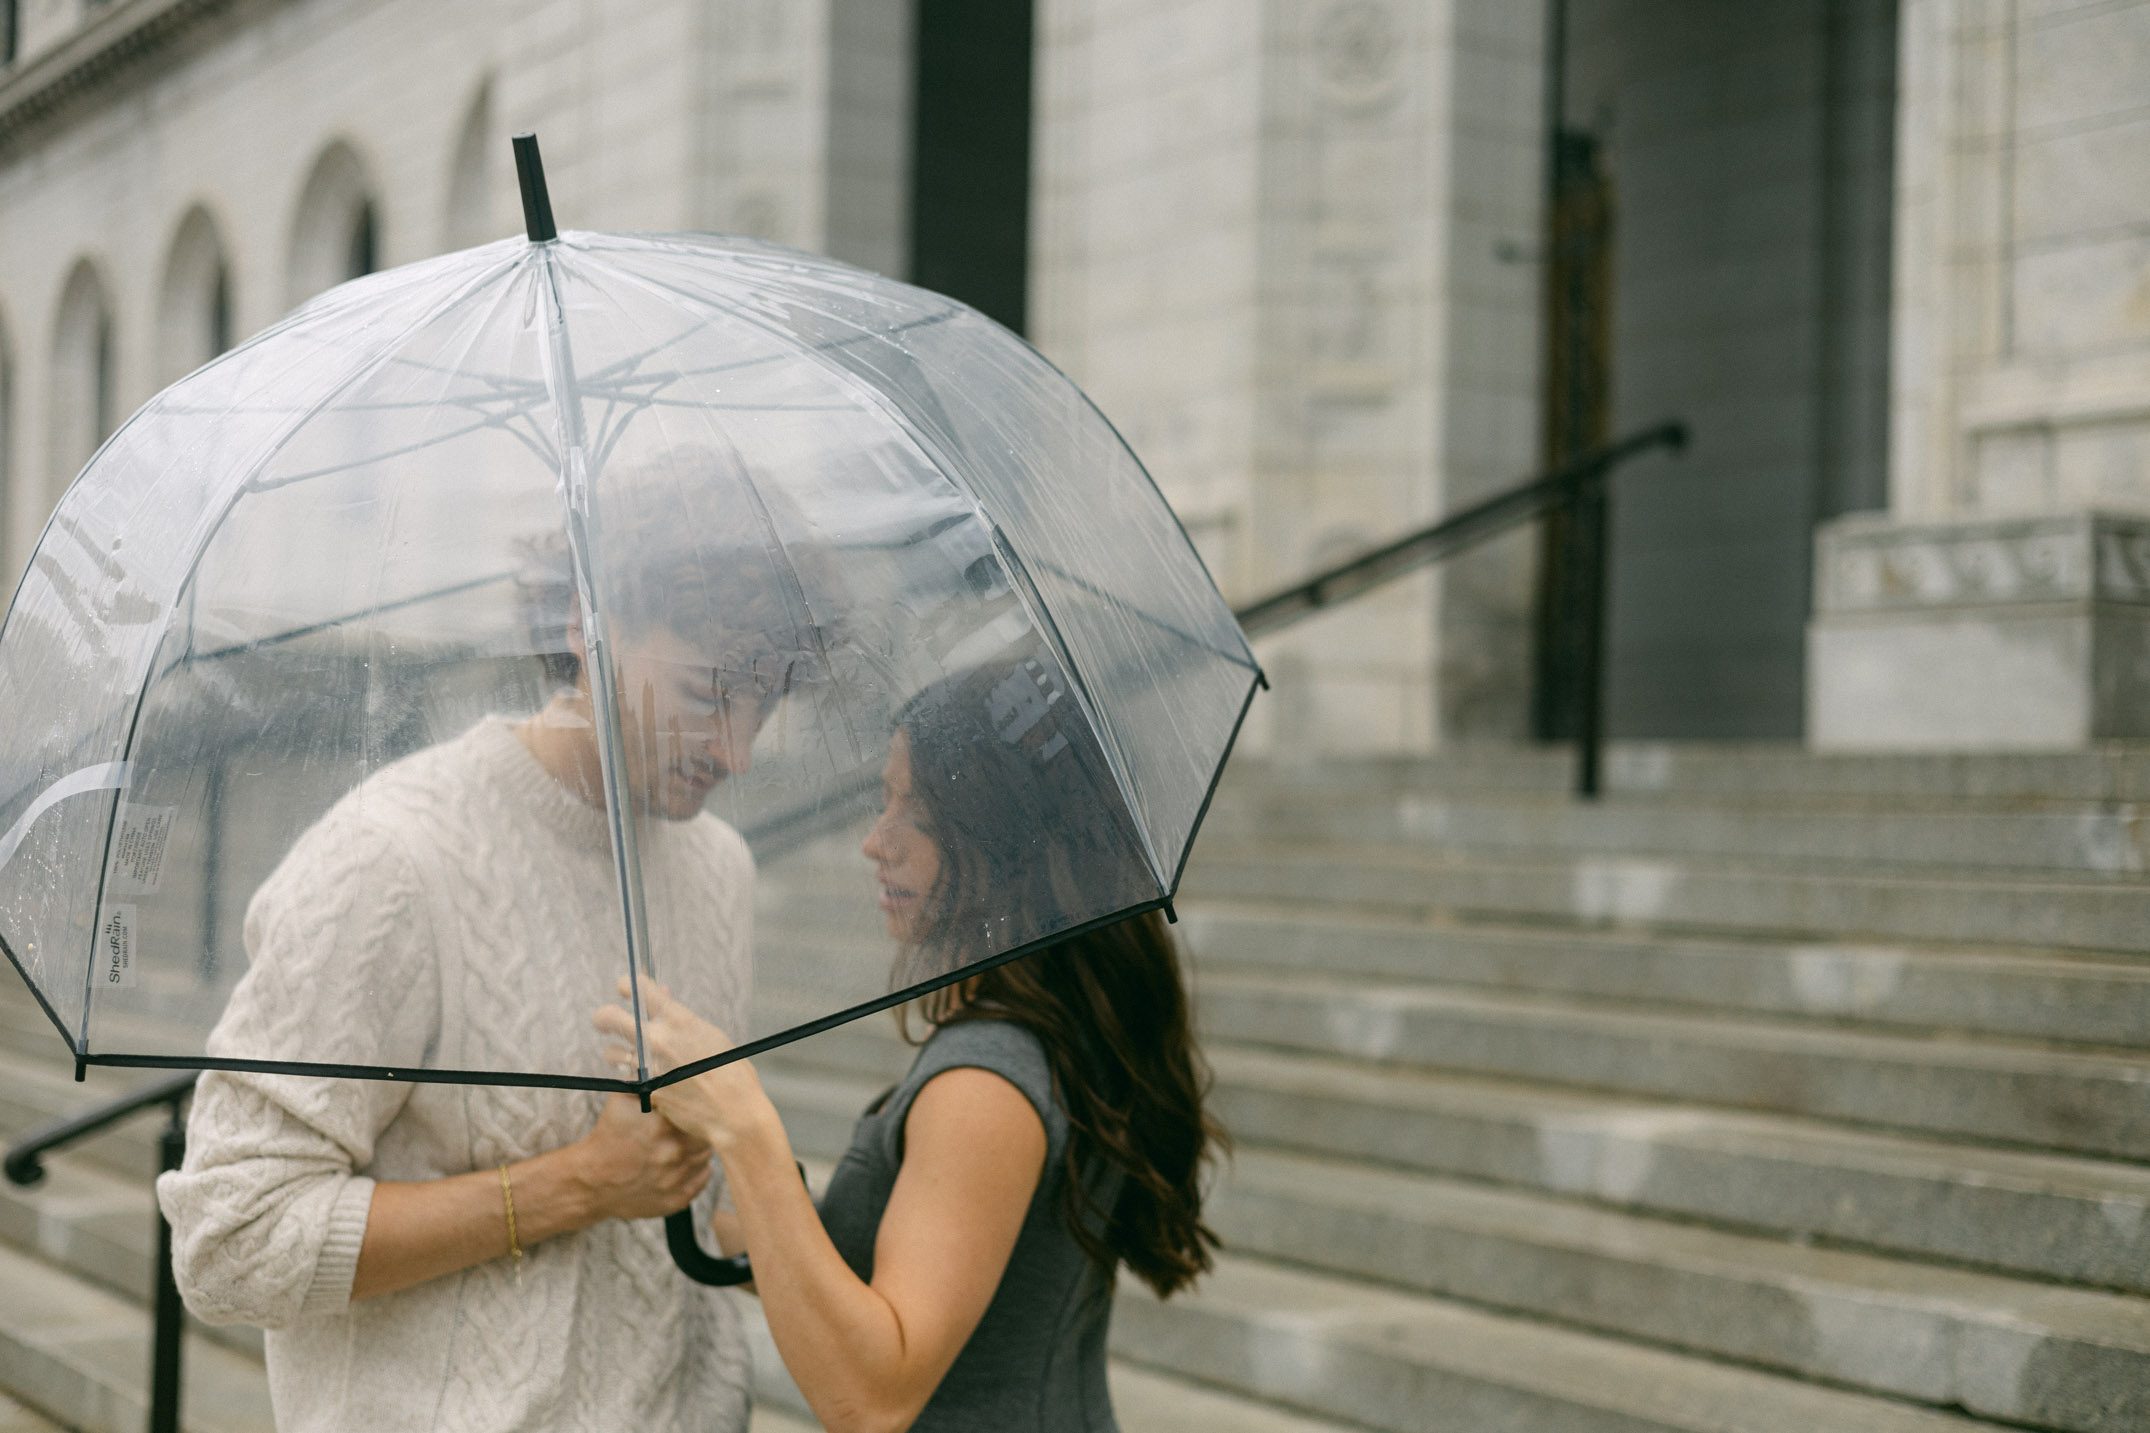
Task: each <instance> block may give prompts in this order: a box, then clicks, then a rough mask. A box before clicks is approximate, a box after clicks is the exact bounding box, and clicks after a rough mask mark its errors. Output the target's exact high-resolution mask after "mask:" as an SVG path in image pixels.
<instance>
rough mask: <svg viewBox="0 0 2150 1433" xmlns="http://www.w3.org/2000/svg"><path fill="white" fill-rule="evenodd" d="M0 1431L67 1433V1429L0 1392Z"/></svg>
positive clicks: (9, 1432)
mask: <svg viewBox="0 0 2150 1433" xmlns="http://www.w3.org/2000/svg"><path fill="white" fill-rule="evenodd" d="M0 1433H67V1430H66V1429H64V1428H62V1427H61V1426H60V1425H59V1424H57V1423H55V1422H53V1421H52V1420H51V1419H50V1418H47V1417H45V1416H44V1415H42V1414H39V1413H33V1412H31V1411H30V1410H29V1409H27V1408H25V1407H23V1406H22V1405H21V1404H20V1403H17V1402H16V1401H15V1400H14V1399H12V1398H9V1397H8V1396H7V1395H6V1394H4V1393H0Z"/></svg>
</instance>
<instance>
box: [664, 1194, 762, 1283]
mask: <svg viewBox="0 0 2150 1433" xmlns="http://www.w3.org/2000/svg"><path fill="white" fill-rule="evenodd" d="M664 1242H665V1245H666V1246H667V1247H668V1248H670V1249H671V1251H672V1262H673V1263H675V1264H677V1265H679V1271H680V1272H681V1273H682V1274H685V1275H686V1276H687V1277H688V1278H690V1279H692V1280H694V1282H696V1283H697V1284H714V1285H716V1286H717V1287H719V1288H726V1287H729V1286H730V1285H733V1284H750V1283H752V1282H754V1266H753V1265H752V1264H750V1263H748V1262H747V1256H746V1255H744V1254H732V1255H729V1256H720V1255H716V1254H711V1253H707V1252H705V1251H704V1250H703V1248H702V1241H701V1240H700V1239H699V1238H697V1237H696V1236H695V1232H694V1211H693V1210H692V1209H682V1210H680V1211H679V1212H678V1213H676V1214H667V1215H666V1216H665V1217H664Z"/></svg>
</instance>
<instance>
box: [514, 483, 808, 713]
mask: <svg viewBox="0 0 2150 1433" xmlns="http://www.w3.org/2000/svg"><path fill="white" fill-rule="evenodd" d="M595 487H596V496H595V502H594V504H593V507H594V509H595V511H594V513H593V516H594V518H595V528H596V530H595V533H594V534H593V546H594V547H595V548H596V553H597V563H598V571H597V572H596V573H595V574H594V582H595V586H596V594H595V595H596V600H597V603H598V606H599V608H600V610H602V611H603V612H604V614H605V619H606V621H607V623H608V624H609V626H610V628H611V630H612V631H613V632H614V633H615V634H617V635H619V636H620V637H623V638H627V639H632V638H634V637H637V636H643V635H647V634H648V633H651V632H654V631H658V630H664V631H669V632H672V633H674V634H676V635H678V636H680V637H682V638H685V639H686V640H687V641H689V642H690V643H691V644H693V645H694V646H695V648H696V649H697V650H699V651H701V652H703V653H704V654H705V655H707V657H708V658H709V663H710V665H711V666H712V667H733V666H737V667H748V666H754V665H757V664H758V663H761V662H764V661H767V660H770V659H771V658H772V657H773V658H774V659H776V660H778V661H779V662H782V663H786V664H789V665H791V666H793V667H797V666H802V665H803V666H807V667H812V668H818V667H820V666H822V665H824V664H825V662H826V659H827V651H828V648H829V646H830V644H831V643H832V642H834V641H835V640H836V637H837V628H838V614H840V612H841V611H842V609H843V605H844V598H843V594H842V591H841V586H840V580H839V578H838V575H837V571H836V562H835V557H834V553H833V552H832V551H831V549H830V548H829V546H828V544H827V542H826V541H825V540H824V539H823V538H822V537H821V536H820V534H819V533H818V532H816V531H815V530H814V528H813V526H812V524H811V523H810V522H809V521H808V520H807V519H806V517H805V516H804V514H802V513H801V512H800V510H799V508H798V506H797V505H796V504H794V503H793V502H791V501H790V500H789V498H787V497H786V496H785V495H784V494H783V493H782V492H781V491H780V490H776V489H773V488H768V487H764V486H760V485H757V484H756V483H755V482H753V481H752V479H751V478H750V477H749V476H748V475H747V474H746V473H745V472H744V470H743V469H742V468H741V467H740V465H739V464H738V462H737V461H736V460H735V459H732V458H729V457H727V456H725V455H722V454H720V453H718V452H716V451H715V450H713V449H709V448H701V447H694V448H677V449H672V450H670V451H667V452H665V453H661V454H658V455H655V456H652V457H647V458H642V459H638V460H634V461H632V462H615V463H614V464H612V465H611V467H609V468H608V469H607V470H606V471H605V472H604V473H603V474H602V475H601V476H600V477H599V479H598V481H597V483H596V485H595ZM516 556H517V565H516V566H517V570H516V577H515V583H516V595H517V603H518V607H519V609H520V611H521V614H522V620H523V625H524V627H525V629H526V630H527V631H528V633H529V637H530V642H531V649H532V651H534V652H535V653H536V654H537V656H538V659H539V660H540V661H541V662H542V663H543V664H544V667H545V673H546V676H547V677H548V678H550V679H551V680H552V681H555V682H557V683H560V684H562V685H566V684H570V683H572V682H574V681H575V680H576V678H577V677H578V676H579V675H580V662H579V661H578V659H577V658H576V656H575V653H574V649H573V646H572V644H571V642H570V640H569V635H568V634H569V632H570V631H571V630H573V629H574V628H576V627H577V626H579V625H580V622H581V615H580V600H579V598H578V595H577V592H576V585H575V570H574V561H573V557H572V554H571V551H570V548H569V543H568V536H567V531H566V529H565V527H561V528H557V529H554V530H552V531H550V532H544V533H538V534H533V535H531V536H529V537H526V538H524V539H523V540H522V541H521V542H519V543H518V544H517V554H516ZM794 675H795V676H796V677H801V678H803V677H804V676H805V675H806V673H804V672H796V673H795V674H794Z"/></svg>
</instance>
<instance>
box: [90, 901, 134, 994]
mask: <svg viewBox="0 0 2150 1433" xmlns="http://www.w3.org/2000/svg"><path fill="white" fill-rule="evenodd" d="M134 925H135V921H134V907H133V906H131V905H112V906H106V907H105V913H104V919H103V920H101V921H99V922H98V923H97V961H98V969H99V971H100V973H101V975H102V977H103V978H102V980H101V981H100V982H99V983H100V984H102V985H104V986H105V987H106V988H107V989H120V990H125V989H128V988H129V987H131V986H132V985H133V984H134Z"/></svg>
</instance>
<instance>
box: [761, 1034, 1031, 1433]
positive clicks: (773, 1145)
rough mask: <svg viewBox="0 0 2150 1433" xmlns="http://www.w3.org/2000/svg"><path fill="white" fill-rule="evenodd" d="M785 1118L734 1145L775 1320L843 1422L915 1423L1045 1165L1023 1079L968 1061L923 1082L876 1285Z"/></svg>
mask: <svg viewBox="0 0 2150 1433" xmlns="http://www.w3.org/2000/svg"><path fill="white" fill-rule="evenodd" d="M782 1133H783V1131H782V1126H781V1124H778V1125H776V1126H775V1127H774V1129H773V1131H771V1132H767V1133H763V1134H761V1135H760V1136H759V1137H757V1138H753V1139H751V1140H746V1141H741V1142H740V1144H738V1145H737V1146H734V1147H733V1149H732V1151H731V1152H728V1153H726V1152H723V1151H721V1150H720V1154H722V1157H723V1159H724V1162H725V1163H724V1168H725V1175H726V1177H727V1179H729V1180H730V1181H731V1188H732V1200H733V1203H734V1204H735V1205H736V1206H737V1208H738V1211H739V1221H740V1225H741V1227H742V1230H743V1232H744V1234H745V1236H746V1240H747V1244H748V1247H749V1248H750V1249H751V1250H752V1251H753V1254H754V1258H755V1265H756V1270H757V1282H758V1284H759V1285H760V1293H761V1300H762V1307H763V1309H764V1311H765V1312H766V1314H767V1316H768V1319H769V1332H770V1334H771V1335H772V1336H773V1337H774V1338H775V1340H776V1346H777V1350H778V1351H779V1352H780V1353H782V1354H783V1356H784V1365H785V1367H786V1368H788V1369H790V1371H791V1375H792V1377H793V1379H794V1380H795V1381H796V1382H797V1383H798V1385H799V1390H800V1392H802V1393H804V1394H805V1395H806V1401H807V1403H808V1404H809V1405H811V1406H812V1408H813V1410H814V1414H815V1416H816V1417H818V1418H819V1419H820V1420H821V1422H822V1424H823V1425H824V1426H825V1427H827V1428H829V1429H830V1430H832V1433H837V1430H841V1433H853V1430H857V1433H894V1430H900V1429H904V1428H908V1427H910V1425H911V1423H912V1421H913V1420H914V1419H916V1418H917V1417H918V1414H919V1411H920V1410H921V1409H923V1408H924V1407H925V1406H926V1400H928V1399H929V1398H931V1397H932V1396H933V1390H934V1389H936V1388H938V1387H939V1386H940V1382H941V1379H942V1377H943V1376H945V1375H946V1374H947V1372H948V1368H949V1365H950V1364H952V1363H954V1362H955V1359H956V1355H957V1354H958V1353H960V1352H962V1349H963V1345H964V1344H965V1343H966V1342H968V1341H969V1339H970V1336H971V1333H972V1331H973V1330H975V1329H976V1328H977V1326H978V1320H979V1319H980V1318H982V1317H983V1316H984V1314H985V1310H986V1306H987V1305H988V1304H990V1303H991V1302H992V1301H993V1294H994V1292H995V1290H997V1289H998V1288H999V1287H1000V1279H1001V1275H1002V1274H1003V1273H1004V1272H1005V1271H1006V1270H1007V1267H1008V1257H1009V1255H1010V1254H1012V1253H1013V1252H1014V1249H1015V1241H1016V1238H1017V1236H1018V1235H1020V1234H1021V1233H1022V1228H1023V1219H1024V1217H1025V1215H1026V1214H1027V1213H1028V1212H1029V1209H1030V1200H1031V1196H1032V1194H1033V1193H1034V1192H1035V1191H1036V1189H1037V1186H1038V1181H1039V1179H1040V1178H1041V1177H1042V1175H1043V1172H1044V1168H1045V1149H1046V1142H1045V1126H1044V1125H1043V1124H1042V1123H1041V1122H1040V1121H1039V1119H1038V1114H1037V1111H1036V1110H1035V1109H1034V1108H1032V1106H1031V1104H1030V1101H1029V1099H1028V1098H1026V1097H1025V1096H1024V1095H1023V1093H1022V1091H1020V1090H1018V1089H1017V1088H1016V1087H1015V1086H1014V1085H1012V1084H1010V1083H1009V1082H1008V1081H1006V1080H1005V1079H1002V1078H1001V1077H1000V1076H999V1075H996V1074H993V1073H991V1072H990V1071H986V1070H976V1069H955V1070H948V1071H946V1072H944V1073H942V1074H940V1075H936V1076H935V1077H934V1078H933V1079H932V1080H930V1081H928V1082H927V1083H926V1085H925V1087H924V1088H923V1089H922V1090H920V1091H919V1093H918V1096H917V1098H916V1099H915V1100H914V1101H913V1102H912V1105H911V1110H910V1113H909V1115H908V1116H907V1117H906V1118H905V1121H904V1156H903V1167H902V1169H901V1171H900V1172H899V1173H898V1174H897V1176H896V1186H895V1189H894V1190H893V1191H892V1192H891V1194H890V1196H889V1202H888V1209H887V1211H886V1212H885V1213H884V1214H883V1215H882V1218H881V1228H880V1232H879V1235H878V1236H877V1237H876V1239H875V1241H874V1263H873V1282H872V1283H871V1284H867V1283H862V1282H861V1281H860V1280H859V1278H858V1276H857V1275H855V1274H853V1273H852V1272H851V1268H850V1266H849V1265H847V1264H846V1263H844V1261H843V1258H842V1256H841V1255H839V1254H838V1253H837V1252H836V1246H835V1245H834V1244H832V1243H830V1242H829V1236H828V1234H827V1232H826V1231H825V1230H824V1229H823V1228H822V1225H821V1217H820V1215H819V1214H817V1213H816V1212H815V1210H814V1206H813V1202H812V1199H811V1198H810V1197H809V1196H808V1194H807V1192H806V1190H805V1188H804V1187H803V1186H802V1185H801V1184H800V1183H799V1177H798V1175H797V1173H796V1172H795V1171H794V1170H793V1169H792V1166H791V1151H790V1147H789V1145H788V1144H787V1143H785V1142H783V1139H782Z"/></svg>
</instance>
